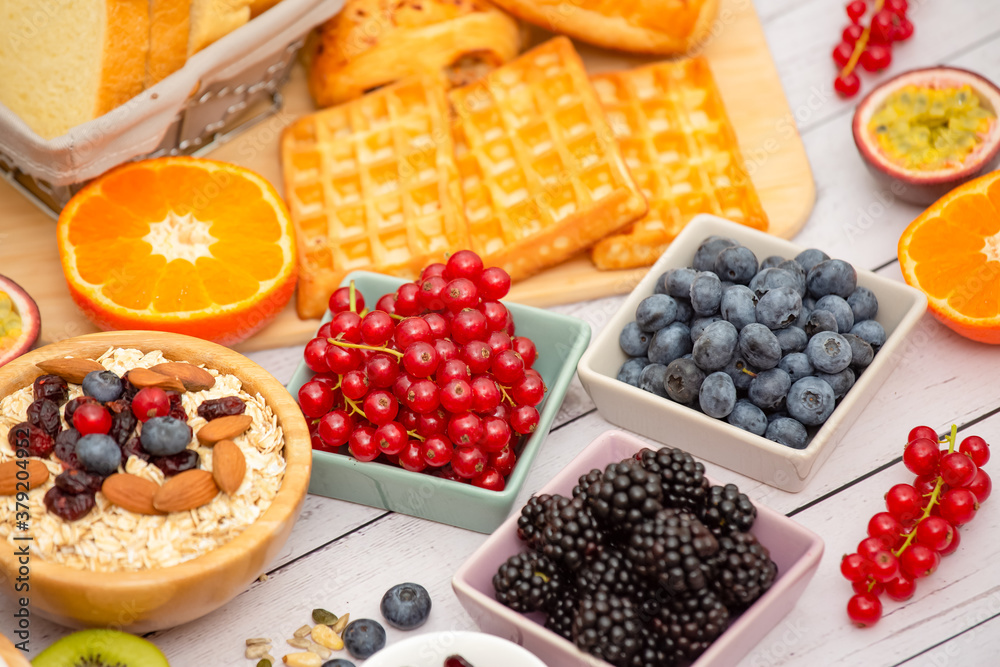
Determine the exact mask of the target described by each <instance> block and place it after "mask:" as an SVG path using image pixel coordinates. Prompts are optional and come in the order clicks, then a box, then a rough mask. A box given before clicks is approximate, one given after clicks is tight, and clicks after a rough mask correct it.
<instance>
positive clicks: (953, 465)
mask: <svg viewBox="0 0 1000 667" xmlns="http://www.w3.org/2000/svg"><path fill="white" fill-rule="evenodd" d="M940 468H941V473H940V474H941V479H942V480H944V483H945V484H947V485H948V486H965V485H966V484H968V483H969V482H971V481H972V478H973V477H975V476H976V464H975V463H973V462H972V459H971V458H969V457H968V456H966V455H965V454H963V453H962V452H951V453H950V454H945V455H944V456H942V457H941V462H940Z"/></svg>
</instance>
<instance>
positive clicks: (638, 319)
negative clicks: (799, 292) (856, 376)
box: [635, 294, 853, 332]
mask: <svg viewBox="0 0 1000 667" xmlns="http://www.w3.org/2000/svg"><path fill="white" fill-rule="evenodd" d="M844 304H845V305H846V304H847V302H846V301H845V302H844ZM676 316H677V302H676V301H674V298H673V297H671V296H667V295H666V294H654V295H652V296H647V297H646V298H645V299H643V300H642V301H640V302H639V306H638V307H637V308H636V309H635V323H636V324H638V325H639V328H640V329H641V330H643V331H646V332H654V331H659V330H660V329H662V328H663V327H665V326H667V325H668V324H670V323H671V322H673V321H674V318H675V317H676ZM852 324H853V322H852Z"/></svg>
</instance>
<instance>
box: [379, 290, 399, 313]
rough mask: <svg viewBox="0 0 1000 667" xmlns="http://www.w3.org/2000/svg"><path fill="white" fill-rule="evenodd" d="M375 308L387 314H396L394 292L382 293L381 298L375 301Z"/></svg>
mask: <svg viewBox="0 0 1000 667" xmlns="http://www.w3.org/2000/svg"><path fill="white" fill-rule="evenodd" d="M375 310H378V311H381V312H383V313H387V314H389V315H395V314H396V295H395V294H383V295H382V298H381V299H379V300H378V301H376V302H375Z"/></svg>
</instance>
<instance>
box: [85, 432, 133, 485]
mask: <svg viewBox="0 0 1000 667" xmlns="http://www.w3.org/2000/svg"><path fill="white" fill-rule="evenodd" d="M76 458H78V459H79V460H80V465H82V466H83V468H84V470H88V471H90V472H94V473H97V474H98V475H110V474H111V473H113V472H115V471H116V470H118V466H119V465H121V462H122V450H121V449H120V448H119V447H118V443H116V442H115V441H114V438H112V437H111V436H109V435H104V434H103V433H91V434H90V435H85V436H83V437H82V438H80V439H79V440H77V441H76Z"/></svg>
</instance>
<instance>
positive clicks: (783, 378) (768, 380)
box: [747, 368, 792, 410]
mask: <svg viewBox="0 0 1000 667" xmlns="http://www.w3.org/2000/svg"><path fill="white" fill-rule="evenodd" d="M791 386H792V378H791V376H790V375H789V374H788V373H787V372H785V371H783V370H781V369H780V368H772V369H770V370H766V371H761V372H760V373H758V374H757V377H755V378H754V379H753V381H752V382H750V389H749V390H748V391H747V398H749V399H750V402H751V403H753V404H754V405H756V406H757V407H758V408H760V409H761V410H780V409H781V407H782V406H783V405H784V404H785V396H787V395H788V390H789V389H790V388H791Z"/></svg>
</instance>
